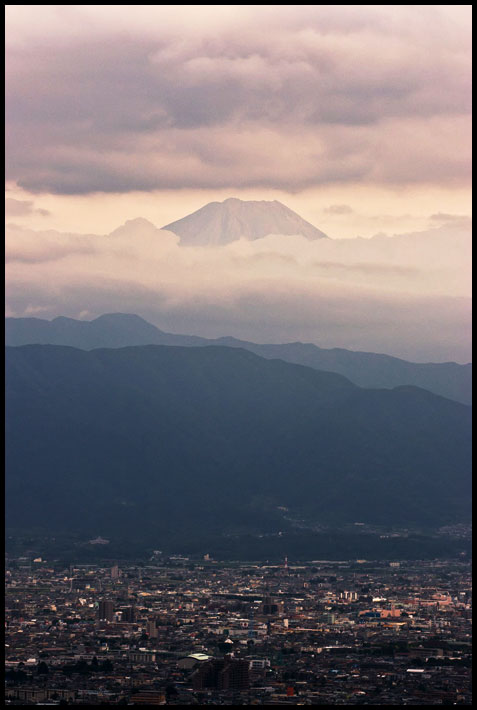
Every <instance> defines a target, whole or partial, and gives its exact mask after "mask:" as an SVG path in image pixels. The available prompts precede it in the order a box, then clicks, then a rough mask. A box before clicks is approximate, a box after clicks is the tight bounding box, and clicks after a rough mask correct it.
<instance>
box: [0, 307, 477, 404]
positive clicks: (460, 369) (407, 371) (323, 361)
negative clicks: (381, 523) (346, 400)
mask: <svg viewBox="0 0 477 710" xmlns="http://www.w3.org/2000/svg"><path fill="white" fill-rule="evenodd" d="M5 342H6V345H14V346H17V345H28V344H31V343H41V344H51V345H70V346H72V347H77V348H81V349H84V350H92V349H94V348H119V347H125V346H131V345H182V346H187V347H190V346H195V347H200V346H208V345H221V346H227V347H232V348H236V347H239V348H245V349H246V350H250V351H251V352H254V353H256V354H257V355H260V356H261V357H264V358H267V359H275V358H278V359H280V360H285V361H286V362H291V363H295V364H298V365H306V366H307V367H312V368H314V369H316V370H327V371H329V372H337V373H339V374H341V375H344V376H345V377H347V378H348V379H350V380H351V381H352V382H354V383H355V384H357V385H359V386H361V387H379V388H392V387H398V386H400V385H415V386H417V387H423V388H424V389H428V390H430V391H431V392H434V393H435V394H440V395H442V396H443V397H449V398H450V399H454V400H456V401H458V402H463V403H464V404H470V403H471V402H472V365H471V364H467V365H458V364H457V363H455V362H445V363H413V362H407V361H406V360H401V359H399V358H396V357H391V356H389V355H381V354H377V353H366V352H355V351H352V350H344V349H341V348H333V349H331V350H329V349H324V348H319V347H317V346H316V345H313V344H311V343H285V344H283V345H272V344H268V345H259V344H257V343H250V342H247V341H243V340H237V339H236V338H229V337H226V338H218V339H216V340H209V339H207V338H200V337H198V336H193V335H175V334H172V333H165V332H163V331H161V330H159V329H158V328H156V327H155V326H154V325H151V324H150V323H148V322H147V321H145V320H143V319H142V318H140V317H139V316H136V315H131V314H125V313H110V314H107V315H103V316H100V317H99V318H96V319H95V320H93V321H79V320H75V319H73V318H64V317H60V318H55V319H54V320H52V321H47V320H42V319H39V318H6V319H5Z"/></svg>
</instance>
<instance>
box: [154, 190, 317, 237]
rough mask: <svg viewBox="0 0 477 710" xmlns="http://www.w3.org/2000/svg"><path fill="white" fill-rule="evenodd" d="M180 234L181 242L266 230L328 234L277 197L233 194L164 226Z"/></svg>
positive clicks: (258, 234)
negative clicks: (247, 198) (248, 198)
mask: <svg viewBox="0 0 477 710" xmlns="http://www.w3.org/2000/svg"><path fill="white" fill-rule="evenodd" d="M163 229H167V230H169V231H170V232H174V233H175V234H177V235H178V236H179V237H180V240H181V244H185V245H189V246H205V245H217V244H229V243H230V242H234V241H236V240H237V239H240V238H244V239H249V240H254V239H260V238H262V237H265V236H267V234H299V235H302V236H304V237H306V238H307V239H323V238H326V237H327V235H326V234H324V233H323V232H321V231H320V230H319V229H317V228H316V227H314V226H313V225H312V224H310V223H309V222H307V221H306V220H304V219H302V218H301V217H300V215H298V214H297V213H296V212H293V210H291V209H289V208H288V207H285V205H283V204H282V203H281V202H278V201H277V200H273V201H266V200H261V201H255V200H251V201H244V200H239V199H237V198H235V197H230V198H229V199H227V200H224V201H223V202H210V203H209V204H207V205H204V207H201V208H200V209H199V210H197V211H196V212H193V213H192V214H190V215H187V216H186V217H183V218H182V219H179V220H177V221H176V222H172V223H171V224H167V225H166V226H164V227H163Z"/></svg>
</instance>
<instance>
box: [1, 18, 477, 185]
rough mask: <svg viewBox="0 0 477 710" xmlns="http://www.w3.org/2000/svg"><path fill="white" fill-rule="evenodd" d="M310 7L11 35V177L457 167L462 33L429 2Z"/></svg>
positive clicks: (243, 177)
mask: <svg viewBox="0 0 477 710" xmlns="http://www.w3.org/2000/svg"><path fill="white" fill-rule="evenodd" d="M122 7H126V6H122ZM399 7H401V6H399ZM402 7H404V6H402ZM307 8H309V9H307ZM317 8H318V9H316V8H314V7H313V6H306V7H304V6H303V7H300V6H299V7H298V8H294V9H293V12H291V11H286V10H285V11H279V12H277V13H276V14H274V15H273V18H272V17H271V15H269V14H267V13H266V12H264V11H263V9H257V10H256V11H253V12H256V18H257V19H256V22H255V23H253V22H252V21H250V24H249V25H248V26H246V27H244V26H242V25H240V23H239V24H238V25H237V28H236V29H234V28H233V27H230V26H227V27H224V29H223V30H222V31H217V30H215V31H214V32H213V33H212V32H209V33H207V32H206V31H204V30H203V29H202V30H200V31H198V32H197V33H196V34H193V33H185V34H184V36H183V37H180V38H179V37H178V36H177V34H176V33H175V32H171V31H170V30H169V29H168V28H167V24H165V25H164V28H163V30H159V31H156V33H155V36H154V33H145V32H143V33H142V34H141V33H139V32H135V31H133V30H132V31H131V33H130V34H129V35H126V34H124V33H123V34H121V35H118V34H115V32H114V31H113V30H111V31H110V32H109V33H108V30H107V28H106V27H105V28H104V31H103V35H102V36H101V37H98V36H95V37H88V35H87V34H86V33H84V34H83V35H82V34H81V33H80V32H79V33H78V36H77V37H76V38H75V39H74V40H72V41H70V42H68V43H65V42H57V44H56V45H55V43H54V40H52V41H51V43H48V45H47V44H46V43H45V44H43V45H41V44H38V43H37V44H31V45H29V46H28V45H26V46H25V45H24V46H21V47H16V48H13V49H10V50H9V54H8V62H7V101H6V108H7V168H6V169H7V177H8V178H9V179H12V180H16V181H18V183H19V184H20V185H21V186H23V187H25V188H26V189H29V190H31V191H41V190H50V191H52V192H57V193H66V194H76V193H88V192H96V191H106V192H124V191H128V190H150V189H154V188H161V187H224V186H237V187H246V186H264V187H269V186H273V187H275V186H276V187H282V188H285V189H289V190H296V189H299V188H302V187H305V186H307V185H318V184H325V183H329V182H340V181H350V180H377V181H384V182H386V181H388V182H397V183H402V182H404V183H406V182H413V181H429V180H431V181H435V180H437V181H438V182H439V181H442V182H445V181H451V182H452V181H454V182H455V181H458V180H463V179H466V178H467V177H468V173H469V161H468V156H467V137H466V134H465V133H463V132H462V129H460V130H459V131H455V121H456V120H459V121H461V124H462V121H463V120H464V117H466V116H468V114H469V111H470V107H469V99H470V72H469V63H468V54H467V51H468V49H467V46H466V39H465V38H464V39H463V40H462V39H461V42H460V43H457V42H456V38H455V36H454V35H455V33H453V31H451V30H449V28H447V27H444V26H443V24H442V18H441V16H440V14H439V12H437V11H436V10H430V11H428V10H426V9H422V10H420V12H419V13H418V15H419V16H418V17H416V16H415V15H416V13H415V11H414V10H413V22H412V24H409V15H410V11H407V10H398V9H395V10H393V11H392V12H391V11H389V12H391V15H390V14H389V13H388V11H386V10H384V9H380V8H377V9H370V8H367V7H364V6H360V8H359V9H354V8H353V6H347V9H346V12H342V11H337V10H336V9H333V8H332V9H329V8H327V6H317ZM320 8H321V9H320ZM323 8H324V9H323ZM422 8H424V6H422ZM244 12H245V13H246V14H247V16H248V13H251V15H250V18H253V16H254V15H253V12H252V11H251V10H246V11H245V10H244ZM393 13H394V14H393ZM424 18H426V21H424ZM406 22H407V23H408V24H406ZM261 23H262V24H263V27H265V26H266V27H267V32H266V33H265V34H264V32H263V27H262V29H261V28H260V24H261ZM112 24H113V25H114V23H112ZM132 24H134V23H132ZM417 26H419V27H420V28H421V38H420V43H416V27H417ZM158 27H162V26H161V25H160V24H158ZM377 57H379V61H377V59H376V58H377ZM431 118H432V119H433V120H434V121H435V122H437V123H436V125H435V127H431V128H432V130H431V134H432V133H433V132H435V136H436V137H435V139H434V140H433V141H431V143H430V144H428V143H426V141H423V140H422V134H424V135H426V131H427V133H429V127H428V125H427V119H431ZM421 124H422V126H421ZM416 126H417V129H416ZM420 126H421V127H420ZM390 134H392V136H393V138H392V141H390V137H389V136H390ZM255 136H257V137H255ZM300 136H301V139H300ZM414 136H416V137H414ZM299 143H300V144H301V152H302V153H303V154H302V155H298V156H297V158H296V159H295V160H294V159H293V156H294V155H296V146H297V145H298V144H299ZM258 144H259V145H260V150H259V151H258V153H257V145H258ZM280 144H283V145H288V144H289V145H290V149H289V151H288V152H287V151H286V150H284V154H283V164H282V165H281V167H280V169H278V170H277V159H276V158H275V153H276V152H277V146H278V145H280ZM394 146H397V148H398V150H397V151H395V150H394ZM401 148H402V150H401ZM256 154H257V155H256ZM255 155H256V158H254V156H255ZM288 161H291V162H288ZM436 175H438V177H436Z"/></svg>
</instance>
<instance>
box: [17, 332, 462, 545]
mask: <svg viewBox="0 0 477 710" xmlns="http://www.w3.org/2000/svg"><path fill="white" fill-rule="evenodd" d="M6 410H7V416H6V443H7V446H6V452H7V457H6V458H7V484H6V491H7V523H8V524H10V525H15V526H18V527H21V526H34V525H37V526H41V527H45V528H46V527H50V528H53V529H64V530H72V531H78V530H81V531H84V532H87V533H93V532H94V533H95V534H98V533H100V534H103V535H106V536H107V535H109V534H112V533H114V532H115V531H116V532H118V531H120V532H121V534H123V535H130V536H132V537H135V538H142V537H143V536H149V538H151V536H152V537H154V536H155V538H154V539H157V540H158V541H160V539H161V536H162V535H166V534H169V533H170V531H171V530H172V531H173V530H181V531H190V534H193V532H194V529H196V528H199V527H200V530H201V531H204V530H207V531H208V532H211V533H214V532H215V533H216V534H217V535H220V534H222V533H223V532H225V531H228V532H233V531H234V530H240V531H242V532H243V531H257V530H261V529H262V530H263V529H264V528H266V529H270V528H272V529H273V528H274V529H277V526H279V527H278V529H283V526H286V525H287V522H286V520H284V519H283V513H280V512H279V509H278V507H279V506H282V507H283V506H285V507H288V508H289V509H290V510H292V511H293V513H294V514H295V515H296V514H298V515H300V514H303V515H307V516H312V517H313V518H314V519H315V520H317V521H318V522H319V521H323V522H327V523H333V524H334V523H341V522H353V521H361V522H370V523H386V524H393V523H396V524H401V525H402V524H404V525H416V524H417V525H443V524H445V523H448V522H452V521H459V522H462V521H465V520H467V519H469V518H470V495H469V494H470V485H471V472H470V446H471V427H470V417H471V410H470V408H469V407H466V406H465V405H462V404H458V403H456V402H452V401H450V400H447V399H444V398H441V397H438V396H436V395H433V394H431V393H429V392H427V391H425V390H421V389H417V388H413V387H401V388H397V389H395V390H364V389H361V388H359V387H356V386H355V385H353V384H352V383H351V382H349V381H348V380H346V379H345V378H344V377H341V376H340V375H337V374H334V373H328V372H319V371H315V370H313V369H311V368H306V367H302V366H298V365H292V364H289V363H285V362H283V361H280V360H273V361H270V360H265V359H263V358H260V357H257V356H256V355H254V354H253V353H251V352H248V351H246V350H242V349H232V348H223V347H207V348H181V347H161V346H144V347H132V348H121V349H105V350H101V349H99V350H93V351H89V352H87V351H83V350H78V349H74V348H69V347H58V346H48V345H47V346H44V345H43V346H42V345H30V346H25V347H17V348H7V349H6Z"/></svg>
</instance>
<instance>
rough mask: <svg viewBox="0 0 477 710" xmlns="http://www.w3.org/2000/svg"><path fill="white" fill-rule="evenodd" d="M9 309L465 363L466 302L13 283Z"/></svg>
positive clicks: (467, 344)
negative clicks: (228, 295)
mask: <svg viewBox="0 0 477 710" xmlns="http://www.w3.org/2000/svg"><path fill="white" fill-rule="evenodd" d="M59 302H61V306H59V305H58V304H59ZM8 307H9V312H10V313H11V314H12V315H15V316H24V315H26V314H28V313H31V312H35V313H38V314H40V315H41V317H45V318H53V317H55V316H57V315H67V316H70V317H78V316H79V314H80V313H81V312H82V311H84V310H85V309H87V310H88V311H89V312H90V314H91V317H94V316H97V315H101V314H102V313H107V312H116V311H123V312H134V313H137V314H139V315H141V316H142V317H144V318H146V319H147V320H149V321H151V322H153V323H154V324H155V325H157V326H158V327H159V328H162V329H164V330H169V331H171V332H176V333H187V334H193V335H202V336H205V337H219V336H221V335H234V336H235V337H239V338H242V339H247V340H252V341H255V342H287V341H288V342H290V341H296V340H301V341H305V342H310V341H311V342H315V343H316V344H317V345H319V346H321V347H345V348H351V349H355V350H367V351H371V352H384V353H389V354H393V355H395V356H399V357H403V358H405V359H409V360H415V361H421V362H422V361H436V360H440V361H443V360H457V361H459V362H468V361H469V359H470V358H471V302H470V299H452V298H418V297H412V298H406V297H399V296H395V295H393V296H388V297H383V295H382V294H380V295H375V296H371V295H369V294H366V292H361V293H359V292H355V293H354V294H350V295H339V294H336V293H335V294H333V293H326V292H322V293H319V294H315V295H313V296H310V294H309V293H305V292H300V291H295V290H294V291H290V290H288V291H287V292H284V291H282V290H281V289H279V288H275V289H270V288H269V289H268V292H266V293H265V292H264V291H263V289H261V288H257V287H254V286H253V285H251V286H249V287H248V288H247V289H246V290H245V291H244V292H243V293H242V295H241V296H240V297H239V298H237V299H236V300H234V302H233V303H228V302H226V301H224V300H222V299H217V300H215V299H213V298H211V297H210V296H204V295H202V296H200V295H195V296H194V297H193V298H190V299H188V300H185V301H184V300H181V301H174V300H171V299H170V298H168V295H167V293H166V291H165V290H161V289H159V290H154V291H152V290H150V289H147V288H144V287H142V286H140V285H138V284H134V283H123V282H121V283H119V282H115V281H114V280H106V281H105V282H104V283H102V284H100V285H99V284H94V285H92V284H81V285H79V284H78V285H67V286H66V285H65V286H64V287H63V288H62V289H61V290H60V291H57V292H56V293H55V294H53V293H52V292H51V291H50V289H49V288H48V286H47V285H46V284H39V283H37V284H32V283H31V282H30V283H27V282H23V283H16V284H14V285H12V286H11V287H10V288H9V292H8Z"/></svg>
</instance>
